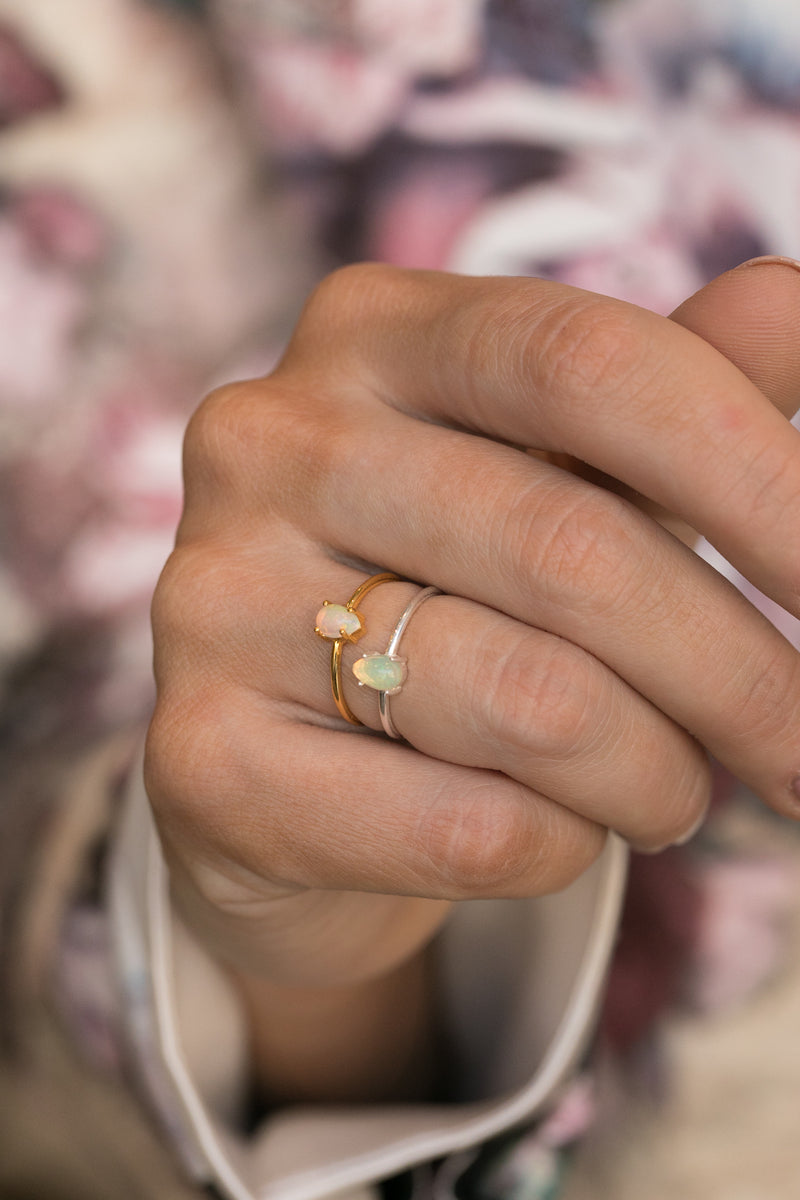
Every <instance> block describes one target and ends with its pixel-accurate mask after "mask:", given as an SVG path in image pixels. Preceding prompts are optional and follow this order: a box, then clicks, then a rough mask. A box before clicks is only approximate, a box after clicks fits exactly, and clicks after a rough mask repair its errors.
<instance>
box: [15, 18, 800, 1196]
mask: <svg viewBox="0 0 800 1200" xmlns="http://www.w3.org/2000/svg"><path fill="white" fill-rule="evenodd" d="M766 252H780V253H783V254H790V255H795V256H798V257H800V7H798V6H797V5H796V4H795V2H794V0H616V2H614V0H595V2H594V3H592V2H590V0H404V2H403V3H398V2H392V0H207V2H205V3H203V2H201V0H193V2H191V0H172V2H168V0H160V2H159V0H0V545H1V546H2V559H1V560H0V755H2V756H3V757H2V759H0V761H2V762H6V763H9V764H12V765H13V764H15V763H18V762H19V761H22V760H25V759H30V758H31V756H33V757H37V756H43V757H47V755H51V754H54V753H56V752H57V751H59V748H62V749H63V748H64V747H67V748H69V747H74V746H87V745H89V744H91V743H92V742H93V741H94V740H96V739H97V738H100V737H102V736H105V735H106V734H108V733H109V732H112V731H114V730H116V729H123V728H130V727H135V726H137V725H138V724H139V723H141V722H142V721H143V720H145V719H146V713H147V710H148V707H149V704H150V702H151V699H152V684H151V680H150V638H149V627H148V607H149V598H150V595H151V592H152V589H153V586H154V583H155V580H156V578H157V576H158V573H159V570H160V568H161V566H162V565H163V562H164V560H165V559H166V557H167V555H168V553H169V551H170V547H171V544H172V539H173V536H174V530H175V527H176V524H177V521H178V519H179V516H180V508H181V479H180V453H181V436H182V430H183V428H184V425H185V423H186V420H187V418H188V416H189V414H190V413H191V411H192V410H193V408H194V407H195V406H196V404H197V403H198V402H199V400H200V399H201V397H202V396H203V394H204V393H205V392H206V391H208V390H209V389H210V388H211V387H213V386H214V385H215V384H217V383H220V382H223V381H226V380H229V379H232V378H237V377H238V378H241V377H246V376H252V375H256V374H259V373H263V372H265V371H268V370H269V369H270V366H271V365H272V364H273V363H274V362H275V361H276V359H277V357H278V355H279V354H280V347H281V345H282V343H283V340H284V339H285V337H286V335H287V332H288V330H289V329H290V327H291V324H292V321H293V318H294V316H295V315H296V313H297V310H298V307H299V305H300V303H301V301H302V297H303V296H304V295H305V294H306V292H307V291H308V289H309V287H310V286H311V285H312V284H313V282H314V280H315V279H317V278H319V277H320V276H321V275H322V274H324V273H325V272H327V271H328V270H330V269H331V268H333V267H335V266H337V265H339V264H340V263H343V262H347V261H351V260H355V259H363V258H376V259H381V260H384V261H387V262H392V263H397V264H402V265H408V266H420V267H430V268H443V269H453V270H458V271H465V272H468V273H508V274H510V273H513V274H536V275H541V276H544V277H547V278H553V279H559V280H563V281H565V282H568V283H572V284H576V285H578V286H581V287H585V288H590V289H592V290H596V291H601V292H605V293H608V294H611V295H614V296H618V297H621V298H624V299H627V300H630V301H633V302H635V303H638V304H642V305H645V306H647V307H649V308H653V309H655V310H657V311H659V312H663V313H668V312H669V311H670V310H671V309H672V308H673V307H675V306H676V305H677V304H678V303H680V302H681V301H682V300H683V299H684V298H685V297H686V296H687V295H688V294H690V293H691V292H692V291H694V290H695V289H696V288H698V287H700V286H701V285H702V284H703V283H704V282H705V281H706V280H708V279H709V278H711V277H712V276H714V275H715V274H717V273H718V272H720V271H722V270H724V269H725V268H727V267H729V266H733V265H735V264H736V263H737V262H739V261H742V260H743V259H745V258H748V257H751V256H753V255H756V254H759V253H766ZM725 790H726V787H725V786H723V787H722V791H725ZM728 791H730V788H729V787H728ZM15 795H16V793H15ZM49 804H51V801H47V802H45V801H41V802H40V801H39V800H37V799H36V797H33V798H31V796H30V795H29V796H28V799H27V801H26V802H25V803H24V804H23V803H21V802H19V800H18V798H17V802H15V803H11V802H7V803H5V804H4V805H3V806H2V812H1V813H0V835H1V840H2V844H3V850H2V852H0V875H2V876H3V877H4V879H5V882H4V884H3V885H2V886H3V888H4V889H5V894H6V896H8V895H9V894H11V892H13V890H14V886H15V885H14V884H13V881H14V880H15V879H16V877H17V873H18V872H19V870H20V869H21V864H24V863H25V862H26V857H25V849H26V847H28V846H29V845H31V844H33V843H34V842H35V841H36V839H37V838H39V837H41V835H42V828H43V825H46V823H47V819H48V812H49V809H48V805H49ZM735 805H738V806H739V807H735V812H736V813H737V814H738V815H737V816H736V819H735V820H734V822H733V826H731V827H729V826H725V825H724V824H723V825H721V826H720V827H719V829H718V830H716V831H715V830H712V832H711V834H710V835H708V836H707V841H706V846H705V854H695V855H694V857H689V858H687V857H686V856H684V857H683V858H681V859H680V860H679V861H678V860H674V859H670V858H669V857H667V858H666V859H665V860H664V863H663V864H662V865H661V866H655V867H654V866H652V865H650V866H649V867H648V868H647V869H646V870H645V876H646V878H643V880H642V881H638V876H635V878H634V887H635V888H638V889H639V890H638V891H635V892H634V895H635V897H637V901H636V903H637V907H636V909H635V911H634V912H633V916H629V921H628V925H627V926H626V932H625V934H624V937H623V943H622V950H621V956H620V960H619V963H620V964H621V965H620V966H619V969H618V971H617V975H616V981H615V982H614V983H612V992H611V1001H612V1003H611V1007H610V1016H609V1029H610V1030H613V1029H616V1030H617V1034H619V1036H620V1038H621V1040H622V1041H624V1040H625V1037H623V1036H622V1034H621V1033H620V1030H623V1029H624V1030H626V1031H627V1036H628V1040H629V1041H630V1040H633V1041H636V1037H633V1038H631V1036H630V1035H631V1030H632V1029H633V1032H634V1034H636V1035H637V1036H638V1033H639V1032H640V1028H639V1026H638V1025H637V1024H636V1022H635V1021H634V1023H633V1026H632V1025H631V1023H630V1020H629V1019H628V1018H629V1016H630V1013H631V1012H633V1011H636V1012H637V1013H638V1014H639V1015H640V1017H641V1021H642V1025H643V1026H644V1025H647V1023H648V1022H649V1021H650V1020H651V1018H652V1016H653V1014H654V1013H656V1012H659V1011H661V1010H662V1009H663V1008H664V1006H665V1005H667V1004H669V1003H673V1002H676V1001H677V1000H680V1001H681V1002H682V1003H683V1004H684V1006H685V1007H688V1009H689V1010H691V1011H694V1012H697V1011H715V1012H718V1013H719V1012H729V1011H732V1010H735V1009H736V1006H737V1004H739V1003H740V1002H741V1001H742V999H743V997H744V996H746V995H750V994H751V993H752V992H753V990H754V989H756V990H757V989H758V988H759V987H763V986H764V981H765V980H767V979H771V978H772V977H773V976H774V974H775V972H776V970H777V969H778V966H779V964H781V963H783V964H784V966H785V963H786V961H787V960H786V955H787V954H788V953H789V951H788V949H787V947H788V942H787V940H786V935H787V931H788V930H789V928H790V926H791V914H792V912H793V911H794V909H795V907H796V903H797V894H798V893H797V868H796V858H795V853H796V852H795V850H794V849H792V847H791V846H788V847H786V846H784V838H783V837H782V836H776V833H775V825H774V823H770V820H769V819H768V818H765V819H764V820H765V821H766V825H767V828H766V831H765V832H764V834H763V837H762V836H761V834H760V833H759V834H753V835H752V845H753V847H754V849H748V850H747V852H745V851H744V850H743V848H742V845H741V838H739V839H738V840H737V838H736V837H731V836H729V829H730V828H733V827H735V828H736V829H741V828H746V829H747V830H751V825H750V824H749V822H751V820H752V819H753V818H752V816H751V814H750V810H749V808H748V805H747V801H746V798H745V799H744V800H742V798H739V799H738V800H736V801H735ZM742 805H743V806H744V808H742V807H741V806H742ZM743 811H744V812H746V813H747V815H746V817H742V816H741V813H742V812H743ZM742 821H744V826H742V823H741V822H742ZM737 822H738V824H737ZM751 832H752V831H751ZM745 840H746V841H748V842H749V841H750V840H751V833H748V834H747V835H746V837H745ZM762 843H763V844H762ZM9 881H12V882H9ZM637 913H638V914H639V918H638V924H637V916H636V914H637ZM642 914H645V917H644V918H643V917H642ZM645 918H646V919H645ZM654 930H655V931H657V932H658V933H659V934H660V935H661V937H660V940H659V938H654ZM654 944H655V945H656V948H657V951H658V952H657V953H656V954H655V955H654V954H653V946H654ZM665 946H666V947H667V949H668V953H667V956H666V958H665V957H664V954H663V948H664V947H665ZM648 951H649V952H648ZM671 954H672V957H670V955H671ZM676 963H678V964H681V970H676V969H675V964H676ZM659 964H660V966H661V967H662V968H664V969H663V970H662V971H661V972H660V973H659V971H658V970H657V969H656V968H657V967H658V966H659ZM665 964H666V967H665ZM77 992H78V993H80V988H77ZM85 1002H86V1003H89V1000H88V999H87V1000H86V1001H85ZM76 1004H77V1005H78V1006H80V996H78V1000H76ZM614 1004H617V1005H618V1006H619V1007H618V1009H617V1010H615V1009H614ZM615 1011H616V1012H617V1016H618V1015H619V1013H620V1012H621V1013H622V1014H623V1018H622V1019H617V1017H615ZM797 1015H798V1016H800V1012H798V1013H797ZM615 1022H616V1024H615ZM798 1078H800V1067H798V1071H797V1073H796V1074H795V1080H797V1079H798ZM794 1177H795V1178H796V1163H795V1176H794ZM619 1186H623V1185H621V1184H620V1185H619ZM609 1194H610V1193H609ZM615 1194H617V1195H618V1196H619V1198H620V1200H623V1192H622V1191H619V1192H618V1193H615ZM627 1194H628V1193H627V1192H626V1193H624V1195H627ZM631 1194H633V1193H631ZM647 1194H648V1195H649V1196H650V1197H651V1200H654V1198H655V1197H656V1195H657V1193H656V1192H655V1191H649V1192H648V1193H647ZM660 1194H661V1193H658V1195H660ZM664 1194H666V1193H664ZM681 1194H683V1195H685V1196H688V1195H689V1192H688V1191H683V1192H682V1193H681ZM704 1194H705V1195H709V1194H710V1193H708V1192H706V1193H704ZM738 1194H739V1193H734V1192H733V1191H730V1190H729V1191H727V1192H726V1193H725V1196H726V1200H734V1195H738ZM744 1194H745V1193H744V1192H742V1193H741V1195H742V1196H744ZM751 1194H752V1193H751V1192H748V1193H747V1195H748V1197H749V1196H750V1195H751ZM764 1194H766V1193H764ZM769 1194H770V1195H776V1196H777V1195H778V1194H779V1193H777V1192H774V1191H770V1192H769ZM781 1194H784V1193H781ZM785 1194H786V1195H787V1196H788V1195H789V1194H791V1192H790V1191H788V1192H786V1193H785Z"/></svg>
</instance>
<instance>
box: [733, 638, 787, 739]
mask: <svg viewBox="0 0 800 1200" xmlns="http://www.w3.org/2000/svg"><path fill="white" fill-rule="evenodd" d="M753 659H755V655H754V656H753V658H752V659H751V658H748V659H745V661H743V662H742V663H741V664H740V667H739V670H738V671H737V673H736V676H735V678H734V683H733V689H732V691H733V695H732V696H731V698H730V702H731V707H732V710H733V711H735V712H738V713H739V714H740V718H739V719H740V722H741V726H740V727H741V737H742V738H743V739H744V741H745V743H746V744H747V745H748V746H752V747H758V746H760V745H762V744H764V743H766V744H771V743H773V744H774V741H775V736H776V731H778V730H781V729H786V728H787V723H789V725H790V728H792V730H793V725H794V714H795V713H796V711H797V694H798V686H799V685H800V679H798V676H799V675H800V670H798V666H797V659H796V656H795V655H794V654H792V653H791V652H790V651H788V647H787V646H786V645H785V644H781V645H779V646H778V648H777V649H776V650H775V651H773V653H772V655H771V656H767V657H766V658H765V656H764V655H763V654H761V655H759V656H758V658H757V659H756V660H755V661H754V660H753Z"/></svg>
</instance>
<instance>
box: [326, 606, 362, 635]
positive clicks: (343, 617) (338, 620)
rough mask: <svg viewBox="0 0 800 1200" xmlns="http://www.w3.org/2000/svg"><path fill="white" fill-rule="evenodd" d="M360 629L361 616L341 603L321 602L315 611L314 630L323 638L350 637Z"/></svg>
mask: <svg viewBox="0 0 800 1200" xmlns="http://www.w3.org/2000/svg"><path fill="white" fill-rule="evenodd" d="M360 629H361V618H360V617H359V615H358V613H355V612H351V611H350V609H349V608H345V606H344V605H343V604H323V606H322V608H321V609H320V610H319V612H318V613H317V624H316V632H317V633H318V634H319V635H320V637H324V638H334V639H335V638H340V637H345V638H351V637H352V636H353V634H355V633H358V632H359V631H360Z"/></svg>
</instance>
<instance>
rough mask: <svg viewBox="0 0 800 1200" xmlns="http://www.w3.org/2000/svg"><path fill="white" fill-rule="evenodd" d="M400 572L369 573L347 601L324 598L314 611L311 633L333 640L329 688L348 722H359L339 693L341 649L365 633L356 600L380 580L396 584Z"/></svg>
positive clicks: (340, 690)
mask: <svg viewBox="0 0 800 1200" xmlns="http://www.w3.org/2000/svg"><path fill="white" fill-rule="evenodd" d="M399 582H401V580H400V576H399V575H393V574H392V573H391V572H390V571H384V572H382V573H381V574H380V575H371V576H370V577H369V579H365V580H364V582H363V583H362V584H359V586H358V587H357V588H356V590H355V591H354V592H353V594H352V596H351V597H350V599H349V600H348V601H347V603H346V604H332V603H331V602H330V601H329V600H325V601H323V604H322V608H321V609H320V610H319V612H318V613H317V622H316V625H315V626H314V632H315V633H316V634H317V635H318V636H319V637H321V638H325V639H326V640H332V641H333V646H332V647H331V691H332V692H333V699H334V703H335V704H336V707H337V708H338V710H339V712H340V713H341V714H342V716H343V717H344V718H345V720H346V721H349V722H350V724H351V725H361V724H362V722H361V721H359V719H358V717H357V716H355V714H354V713H352V712H351V711H350V708H349V706H348V703H347V701H346V700H345V698H344V695H343V694H342V650H343V649H344V646H345V643H346V642H356V641H358V639H359V638H360V637H361V635H362V633H363V632H364V619H363V617H362V616H361V613H360V612H358V610H357V607H356V606H357V605H358V603H359V602H360V601H361V600H362V599H363V597H364V596H366V595H367V593H368V592H371V591H372V589H373V588H376V587H379V586H380V584H382V583H399Z"/></svg>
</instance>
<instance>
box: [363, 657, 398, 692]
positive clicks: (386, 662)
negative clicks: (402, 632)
mask: <svg viewBox="0 0 800 1200" xmlns="http://www.w3.org/2000/svg"><path fill="white" fill-rule="evenodd" d="M353 674H354V675H355V677H356V679H357V680H358V682H359V683H360V684H363V685H364V687H370V688H375V690H376V691H378V692H387V693H388V694H389V695H390V696H391V695H392V694H393V693H394V692H399V691H400V688H401V687H402V686H403V684H404V683H405V679H406V674H407V671H406V660H405V659H404V658H398V657H397V655H395V654H365V655H364V657H363V658H359V659H358V661H357V662H354V663H353Z"/></svg>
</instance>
